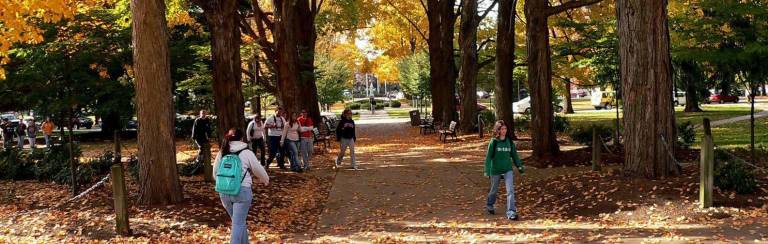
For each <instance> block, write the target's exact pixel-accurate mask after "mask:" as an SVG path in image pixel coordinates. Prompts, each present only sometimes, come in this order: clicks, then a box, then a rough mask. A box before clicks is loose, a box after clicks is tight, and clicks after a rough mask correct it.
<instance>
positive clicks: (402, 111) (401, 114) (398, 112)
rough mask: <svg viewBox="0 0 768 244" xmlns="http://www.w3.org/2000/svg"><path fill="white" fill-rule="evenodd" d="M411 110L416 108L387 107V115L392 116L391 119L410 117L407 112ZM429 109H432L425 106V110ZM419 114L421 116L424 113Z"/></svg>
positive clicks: (428, 110) (429, 110)
mask: <svg viewBox="0 0 768 244" xmlns="http://www.w3.org/2000/svg"><path fill="white" fill-rule="evenodd" d="M411 110H416V108H392V109H387V115H389V117H390V118H393V119H400V118H410V117H411V115H410V114H409V112H410V111H411ZM431 111H432V109H430V108H427V112H431ZM421 116H422V117H423V116H424V114H422V115H421Z"/></svg>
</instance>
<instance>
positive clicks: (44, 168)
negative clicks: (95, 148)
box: [35, 143, 82, 184]
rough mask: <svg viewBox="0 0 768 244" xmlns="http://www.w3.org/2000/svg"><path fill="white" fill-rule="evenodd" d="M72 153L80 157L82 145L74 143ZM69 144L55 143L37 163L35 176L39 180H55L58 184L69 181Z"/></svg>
mask: <svg viewBox="0 0 768 244" xmlns="http://www.w3.org/2000/svg"><path fill="white" fill-rule="evenodd" d="M72 149H73V152H72V155H74V156H75V157H79V156H80V155H81V154H82V152H81V151H80V146H79V145H78V144H74V145H73V147H72ZM71 157H72V156H71V155H70V154H69V144H68V143H65V144H62V145H54V146H52V147H51V149H50V151H48V153H46V154H45V156H44V157H43V158H42V160H40V161H39V162H37V163H36V164H35V166H36V167H35V178H37V180H39V181H54V182H56V183H58V184H65V183H69V182H71V181H70V179H69V178H70V176H69V159H70V158H71Z"/></svg>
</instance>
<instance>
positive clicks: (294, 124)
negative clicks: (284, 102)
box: [280, 113, 304, 173]
mask: <svg viewBox="0 0 768 244" xmlns="http://www.w3.org/2000/svg"><path fill="white" fill-rule="evenodd" d="M296 117H298V116H296V114H295V113H294V114H291V116H289V117H288V123H285V128H283V136H282V137H280V147H283V148H285V153H286V156H288V160H289V161H290V162H291V171H293V172H299V173H300V172H304V170H303V169H302V167H301V165H300V164H299V161H298V156H299V155H298V154H299V142H300V141H299V129H300V127H301V126H300V125H299V121H298V120H297V118H296ZM286 140H287V141H286Z"/></svg>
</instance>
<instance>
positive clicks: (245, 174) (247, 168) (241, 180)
mask: <svg viewBox="0 0 768 244" xmlns="http://www.w3.org/2000/svg"><path fill="white" fill-rule="evenodd" d="M245 150H248V149H243V150H240V151H237V152H232V153H230V154H234V155H237V156H238V157H240V153H241V152H243V151H245ZM245 169H246V171H245V173H244V174H243V178H241V179H240V184H242V183H243V181H244V180H245V176H247V175H248V172H250V173H251V175H253V172H251V167H249V166H246V167H245Z"/></svg>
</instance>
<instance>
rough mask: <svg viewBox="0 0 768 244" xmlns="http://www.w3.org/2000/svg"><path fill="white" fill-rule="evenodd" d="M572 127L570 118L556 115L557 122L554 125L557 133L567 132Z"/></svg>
mask: <svg viewBox="0 0 768 244" xmlns="http://www.w3.org/2000/svg"><path fill="white" fill-rule="evenodd" d="M570 125H571V123H570V122H568V118H566V117H564V116H560V115H555V121H554V123H553V125H552V126H553V127H554V129H555V132H566V131H567V130H568V127H569V126H570Z"/></svg>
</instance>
